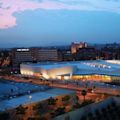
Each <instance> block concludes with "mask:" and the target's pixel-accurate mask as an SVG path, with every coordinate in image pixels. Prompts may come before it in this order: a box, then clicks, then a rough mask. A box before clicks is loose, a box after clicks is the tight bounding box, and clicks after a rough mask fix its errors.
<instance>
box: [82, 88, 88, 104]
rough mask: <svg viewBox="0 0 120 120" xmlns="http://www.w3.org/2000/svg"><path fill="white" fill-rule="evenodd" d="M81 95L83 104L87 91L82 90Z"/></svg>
mask: <svg viewBox="0 0 120 120" xmlns="http://www.w3.org/2000/svg"><path fill="white" fill-rule="evenodd" d="M81 95H82V96H83V97H84V102H85V96H86V95H87V91H86V90H82V92H81Z"/></svg>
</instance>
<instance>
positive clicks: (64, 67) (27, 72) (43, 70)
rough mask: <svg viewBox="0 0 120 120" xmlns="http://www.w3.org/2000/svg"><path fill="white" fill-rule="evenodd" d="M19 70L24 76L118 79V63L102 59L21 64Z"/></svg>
mask: <svg viewBox="0 0 120 120" xmlns="http://www.w3.org/2000/svg"><path fill="white" fill-rule="evenodd" d="M20 71H21V74H22V75H24V76H32V77H33V76H36V77H42V78H45V79H61V80H68V79H73V80H93V81H103V82H111V81H115V82H119V81H120V65H118V64H117V65H116V64H114V63H110V62H109V61H103V60H97V61H96V60H95V61H77V62H58V63H43V64H42V63H41V64H21V65H20Z"/></svg>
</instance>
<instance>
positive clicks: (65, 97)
mask: <svg viewBox="0 0 120 120" xmlns="http://www.w3.org/2000/svg"><path fill="white" fill-rule="evenodd" d="M69 100H70V96H69V95H66V96H64V97H63V98H62V101H64V102H65V104H66V103H68V101H69Z"/></svg>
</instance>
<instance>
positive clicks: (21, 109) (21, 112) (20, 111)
mask: <svg viewBox="0 0 120 120" xmlns="http://www.w3.org/2000/svg"><path fill="white" fill-rule="evenodd" d="M26 109H27V107H23V106H22V105H19V106H18V107H17V108H16V114H17V115H19V117H20V119H21V118H22V116H23V115H24V114H25V113H26ZM21 120H22V119H21Z"/></svg>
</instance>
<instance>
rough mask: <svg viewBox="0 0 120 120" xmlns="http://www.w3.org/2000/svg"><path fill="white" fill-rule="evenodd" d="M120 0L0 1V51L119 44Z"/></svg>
mask: <svg viewBox="0 0 120 120" xmlns="http://www.w3.org/2000/svg"><path fill="white" fill-rule="evenodd" d="M119 5H120V0H101V1H98V0H91V1H88V0H69V1H68V0H34V1H33V0H22V1H21V0H17V1H15V0H11V1H9V0H0V48H6V47H30V46H51V45H68V44H70V43H71V42H72V41H77V42H79V41H85V42H88V43H113V42H117V43H119V41H120V36H119V32H120V27H119V24H120V8H119Z"/></svg>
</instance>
